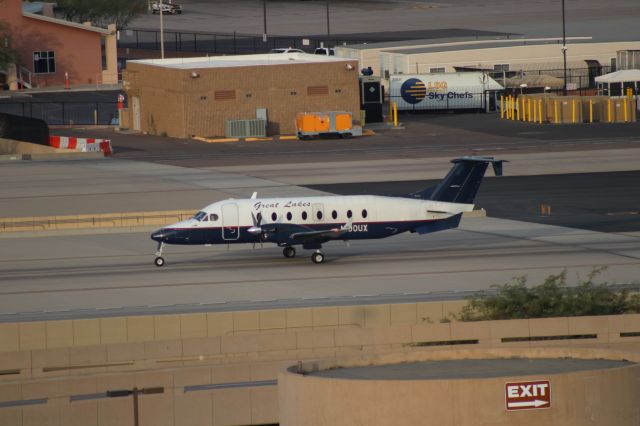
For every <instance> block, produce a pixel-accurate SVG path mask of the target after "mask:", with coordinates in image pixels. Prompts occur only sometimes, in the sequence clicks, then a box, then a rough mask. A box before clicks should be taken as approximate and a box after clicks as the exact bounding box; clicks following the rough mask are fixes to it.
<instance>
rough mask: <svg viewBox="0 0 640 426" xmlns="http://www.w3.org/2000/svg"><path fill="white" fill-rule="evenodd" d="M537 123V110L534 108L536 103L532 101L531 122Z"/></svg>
mask: <svg viewBox="0 0 640 426" xmlns="http://www.w3.org/2000/svg"><path fill="white" fill-rule="evenodd" d="M537 121H538V109H537V108H536V101H535V99H534V100H533V122H534V123H535V122H537Z"/></svg>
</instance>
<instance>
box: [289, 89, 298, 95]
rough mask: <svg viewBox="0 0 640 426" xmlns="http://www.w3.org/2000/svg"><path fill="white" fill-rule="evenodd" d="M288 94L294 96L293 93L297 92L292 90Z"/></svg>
mask: <svg viewBox="0 0 640 426" xmlns="http://www.w3.org/2000/svg"><path fill="white" fill-rule="evenodd" d="M289 94H290V95H291V96H295V95H297V94H298V92H296V91H295V90H294V91H291V92H289Z"/></svg>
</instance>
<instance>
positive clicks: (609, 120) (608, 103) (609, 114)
mask: <svg viewBox="0 0 640 426" xmlns="http://www.w3.org/2000/svg"><path fill="white" fill-rule="evenodd" d="M607 118H608V122H609V123H611V99H608V100H607Z"/></svg>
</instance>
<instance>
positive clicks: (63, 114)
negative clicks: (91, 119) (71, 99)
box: [62, 102, 67, 124]
mask: <svg viewBox="0 0 640 426" xmlns="http://www.w3.org/2000/svg"><path fill="white" fill-rule="evenodd" d="M64 104H65V103H64V102H62V124H66V123H67V120H65V118H66V117H65V113H64Z"/></svg>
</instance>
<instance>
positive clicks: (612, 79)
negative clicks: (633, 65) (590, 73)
mask: <svg viewBox="0 0 640 426" xmlns="http://www.w3.org/2000/svg"><path fill="white" fill-rule="evenodd" d="M625 81H640V70H620V71H615V72H612V73H609V74H605V75H601V76H599V77H596V83H624V82H625Z"/></svg>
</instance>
